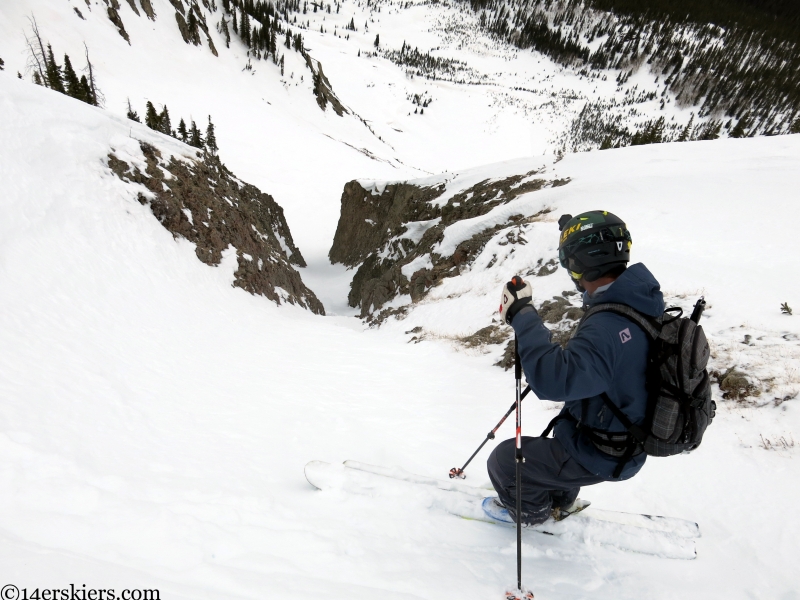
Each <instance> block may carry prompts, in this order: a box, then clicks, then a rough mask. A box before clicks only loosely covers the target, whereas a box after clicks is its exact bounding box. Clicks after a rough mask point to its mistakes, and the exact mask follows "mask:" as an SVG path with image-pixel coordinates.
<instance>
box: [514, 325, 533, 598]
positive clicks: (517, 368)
mask: <svg viewBox="0 0 800 600" xmlns="http://www.w3.org/2000/svg"><path fill="white" fill-rule="evenodd" d="M514 378H515V379H516V380H517V381H516V384H517V386H516V387H517V435H516V455H515V459H516V466H517V484H516V488H517V489H516V490H515V491H516V495H517V589H518V590H519V593H520V596H522V595H523V593H524V592H523V591H522V525H521V523H520V518H521V515H522V463H523V461H524V459H523V457H522V364H520V360H519V347H518V345H517V336H516V335H515V336H514ZM528 389H530V387H529V388H528Z"/></svg>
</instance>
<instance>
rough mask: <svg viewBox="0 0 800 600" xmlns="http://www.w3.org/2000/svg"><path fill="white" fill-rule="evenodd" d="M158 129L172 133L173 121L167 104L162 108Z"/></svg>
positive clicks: (168, 133)
mask: <svg viewBox="0 0 800 600" xmlns="http://www.w3.org/2000/svg"><path fill="white" fill-rule="evenodd" d="M158 124H159V128H158V130H159V131H160V132H161V133H165V134H167V135H172V122H171V121H170V118H169V110H167V105H166V104H165V105H164V108H162V109H161V114H160V115H158Z"/></svg>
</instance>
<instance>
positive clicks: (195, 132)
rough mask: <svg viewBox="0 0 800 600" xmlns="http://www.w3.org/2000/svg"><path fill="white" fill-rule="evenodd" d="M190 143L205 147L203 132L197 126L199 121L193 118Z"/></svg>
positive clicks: (196, 146)
mask: <svg viewBox="0 0 800 600" xmlns="http://www.w3.org/2000/svg"><path fill="white" fill-rule="evenodd" d="M188 143H189V145H190V146H194V147H195V148H202V147H203V134H202V133H200V130H199V129H198V128H197V123H195V122H194V120H192V126H191V127H190V128H189V142H188Z"/></svg>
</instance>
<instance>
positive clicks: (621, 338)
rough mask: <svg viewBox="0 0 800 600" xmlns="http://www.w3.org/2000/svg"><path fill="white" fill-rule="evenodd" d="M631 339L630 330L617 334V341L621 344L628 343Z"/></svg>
mask: <svg viewBox="0 0 800 600" xmlns="http://www.w3.org/2000/svg"><path fill="white" fill-rule="evenodd" d="M631 339H633V336H632V335H631V330H630V329H629V328H628V327H626V328H625V329H623V330H622V331H620V332H619V341H621V342H622V343H623V344H624V343H625V342H630V341H631Z"/></svg>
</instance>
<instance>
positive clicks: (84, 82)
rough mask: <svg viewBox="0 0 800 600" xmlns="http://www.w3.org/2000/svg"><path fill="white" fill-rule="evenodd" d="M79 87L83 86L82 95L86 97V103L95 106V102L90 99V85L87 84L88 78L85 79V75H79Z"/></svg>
mask: <svg viewBox="0 0 800 600" xmlns="http://www.w3.org/2000/svg"><path fill="white" fill-rule="evenodd" d="M81 88H83V95H84V96H85V97H86V103H87V104H91V105H92V106H97V103H96V102H94V101H93V100H92V86H91V85H89V80H88V79H86V75H81Z"/></svg>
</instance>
